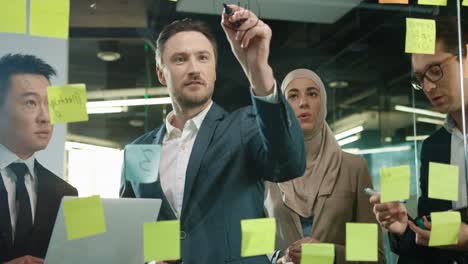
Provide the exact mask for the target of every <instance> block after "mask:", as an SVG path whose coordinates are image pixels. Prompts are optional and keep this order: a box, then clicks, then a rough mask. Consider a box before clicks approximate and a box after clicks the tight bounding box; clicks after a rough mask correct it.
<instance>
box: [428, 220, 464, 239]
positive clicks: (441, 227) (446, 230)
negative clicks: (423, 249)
mask: <svg viewBox="0 0 468 264" xmlns="http://www.w3.org/2000/svg"><path fill="white" fill-rule="evenodd" d="M460 225H461V216H460V212H437V213H431V236H430V237H429V246H431V247H433V246H448V245H454V244H457V243H458V233H459V232H460Z"/></svg>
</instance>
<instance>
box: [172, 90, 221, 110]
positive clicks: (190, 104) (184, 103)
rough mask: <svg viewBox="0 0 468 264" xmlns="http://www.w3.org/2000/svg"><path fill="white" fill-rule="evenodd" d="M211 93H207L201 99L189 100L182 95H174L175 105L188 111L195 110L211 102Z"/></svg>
mask: <svg viewBox="0 0 468 264" xmlns="http://www.w3.org/2000/svg"><path fill="white" fill-rule="evenodd" d="M212 95H213V93H212V92H211V93H208V94H207V95H205V96H203V97H201V98H189V97H188V96H184V95H176V96H175V99H176V100H177V103H178V104H179V105H180V106H181V107H182V108H185V109H190V108H195V107H199V106H202V105H204V104H206V103H207V102H208V101H210V100H211V96H212Z"/></svg>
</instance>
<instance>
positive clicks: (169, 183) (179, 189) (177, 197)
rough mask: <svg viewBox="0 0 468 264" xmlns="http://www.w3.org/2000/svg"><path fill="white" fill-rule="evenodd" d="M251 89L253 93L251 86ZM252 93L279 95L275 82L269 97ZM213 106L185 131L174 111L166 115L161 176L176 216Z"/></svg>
mask: <svg viewBox="0 0 468 264" xmlns="http://www.w3.org/2000/svg"><path fill="white" fill-rule="evenodd" d="M250 91H251V93H252V89H251V90H250ZM252 95H253V93H252ZM253 96H254V97H256V98H258V99H260V100H263V101H265V102H268V103H277V102H278V94H277V88H276V83H275V87H274V89H273V93H272V94H270V95H267V96H255V95H253ZM212 106H213V102H211V103H210V104H209V105H208V107H206V108H205V109H204V110H203V111H201V112H200V113H199V114H197V115H196V116H194V117H193V118H192V119H190V120H187V122H185V125H184V128H183V129H182V130H180V129H178V128H176V127H174V126H173V125H172V124H171V123H172V122H173V120H174V112H170V113H169V114H168V115H167V116H166V121H165V124H166V134H165V136H164V139H163V142H162V149H161V160H160V164H159V177H160V182H161V188H162V190H163V192H164V195H165V196H166V199H167V201H168V202H169V204H170V205H171V208H172V211H173V212H174V214H175V215H176V217H177V218H180V216H181V213H182V212H181V211H182V203H183V200H184V190H185V176H186V172H187V167H188V163H189V160H190V154H191V153H192V148H193V144H194V143H195V139H196V138H197V135H198V131H199V130H200V127H201V125H202V123H203V120H205V117H206V115H207V114H208V112H209V111H210V109H211V107H212Z"/></svg>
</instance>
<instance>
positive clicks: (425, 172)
mask: <svg viewBox="0 0 468 264" xmlns="http://www.w3.org/2000/svg"><path fill="white" fill-rule="evenodd" d="M450 151H451V134H450V133H448V132H447V130H445V128H441V129H439V130H437V131H436V132H435V133H434V134H432V135H431V136H430V137H428V138H427V139H426V140H424V142H423V144H422V149H421V174H420V187H421V197H419V200H418V217H422V216H427V215H430V214H431V212H441V211H447V210H451V209H452V202H451V201H445V200H439V199H432V198H429V197H428V178H429V162H438V163H446V164H450V153H451V152H450ZM463 218H465V217H462V219H463ZM463 220H464V221H465V222H466V219H463ZM415 239H416V235H415V233H414V232H413V231H412V230H411V229H410V228H409V227H408V228H407V229H406V231H405V233H404V235H403V237H398V236H395V235H390V245H391V247H392V250H393V251H394V252H395V253H396V254H398V255H399V258H398V263H399V264H418V263H421V264H422V263H424V264H426V263H427V264H431V263H434V264H439V263H440V264H445V263H450V264H453V263H458V264H468V256H467V255H466V254H465V253H464V252H461V251H455V250H446V249H440V248H437V247H423V246H418V245H416V241H415Z"/></svg>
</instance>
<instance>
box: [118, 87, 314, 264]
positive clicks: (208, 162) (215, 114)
mask: <svg viewBox="0 0 468 264" xmlns="http://www.w3.org/2000/svg"><path fill="white" fill-rule="evenodd" d="M278 94H279V98H280V102H279V103H278V104H271V103H267V102H263V101H261V100H259V99H256V98H252V101H253V106H252V107H245V108H242V109H240V110H237V111H235V112H233V113H231V114H228V113H227V112H225V111H224V110H223V109H222V108H221V107H219V106H218V105H216V104H213V106H212V108H211V109H210V111H209V112H208V114H207V115H206V118H205V120H204V121H203V123H202V125H201V127H200V130H199V132H198V135H197V138H196V140H195V143H194V146H193V149H192V153H191V155H190V160H189V164H188V167H187V173H186V180H185V191H184V199H183V204H182V214H181V219H180V221H181V250H182V252H181V254H182V261H183V263H269V261H268V258H267V257H266V256H258V257H250V258H241V256H240V254H241V228H240V220H241V219H250V218H260V217H265V214H264V210H263V193H264V185H263V181H264V180H269V181H275V182H278V181H287V180H290V179H293V178H295V177H299V176H301V175H302V174H303V172H304V170H305V151H304V139H303V134H302V129H301V127H300V126H299V123H298V121H297V119H296V117H295V115H294V113H293V111H292V109H291V108H290V106H289V105H288V103H287V102H286V100H285V98H284V97H283V96H282V95H281V92H280V91H279V90H278ZM165 132H166V129H165V126H164V125H163V126H162V127H161V128H159V129H158V130H155V131H152V132H149V133H147V134H145V135H143V136H142V137H140V138H139V139H137V140H136V141H135V142H134V144H152V143H153V142H158V143H159V144H161V143H162V140H163V138H164V134H165ZM121 195H122V196H123V197H142V198H160V199H163V204H162V208H161V212H160V215H159V220H164V219H175V216H174V213H173V212H172V209H171V207H170V205H169V204H168V202H167V200H166V198H165V196H164V193H163V191H162V189H161V185H160V182H159V180H158V181H157V182H155V183H151V184H139V183H135V182H128V181H125V182H124V184H123V187H122V192H121Z"/></svg>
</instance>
